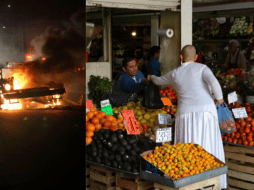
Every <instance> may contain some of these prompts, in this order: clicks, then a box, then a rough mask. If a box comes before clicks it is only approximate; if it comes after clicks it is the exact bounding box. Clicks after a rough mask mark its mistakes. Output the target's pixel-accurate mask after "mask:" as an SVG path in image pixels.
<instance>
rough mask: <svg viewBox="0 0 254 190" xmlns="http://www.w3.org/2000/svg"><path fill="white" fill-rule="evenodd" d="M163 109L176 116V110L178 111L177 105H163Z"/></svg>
mask: <svg viewBox="0 0 254 190" xmlns="http://www.w3.org/2000/svg"><path fill="white" fill-rule="evenodd" d="M162 109H163V110H165V111H166V112H167V114H171V115H173V116H175V114H176V111H177V106H176V105H172V106H163V107H162Z"/></svg>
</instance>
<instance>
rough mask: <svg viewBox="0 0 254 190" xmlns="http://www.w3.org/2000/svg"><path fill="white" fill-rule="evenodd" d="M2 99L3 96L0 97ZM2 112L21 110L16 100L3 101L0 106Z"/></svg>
mask: <svg viewBox="0 0 254 190" xmlns="http://www.w3.org/2000/svg"><path fill="white" fill-rule="evenodd" d="M1 96H2V98H3V99H4V97H3V95H1ZM1 108H2V109H3V110H19V109H21V108H22V105H21V103H20V102H19V100H18V99H12V100H6V99H4V104H2V105H1Z"/></svg>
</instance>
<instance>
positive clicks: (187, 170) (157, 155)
mask: <svg viewBox="0 0 254 190" xmlns="http://www.w3.org/2000/svg"><path fill="white" fill-rule="evenodd" d="M143 158H144V159H145V160H147V161H148V162H150V163H151V164H153V165H154V166H155V167H157V168H158V169H159V170H161V171H162V172H164V173H165V174H167V175H168V176H169V177H170V178H172V179H175V180H177V179H181V178H184V177H188V176H191V175H195V174H198V173H202V172H205V171H208V170H212V169H215V168H218V167H221V166H224V165H223V164H220V163H218V162H216V160H215V157H214V156H212V155H211V154H209V153H208V152H206V151H205V150H204V149H203V148H202V147H201V146H200V145H197V146H196V145H194V144H193V143H186V144H182V143H180V142H179V143H178V144H175V145H168V144H164V145H163V146H160V147H158V146H156V147H155V150H153V152H150V153H149V154H148V155H144V156H143Z"/></svg>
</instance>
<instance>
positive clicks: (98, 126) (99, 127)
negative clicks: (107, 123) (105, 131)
mask: <svg viewBox="0 0 254 190" xmlns="http://www.w3.org/2000/svg"><path fill="white" fill-rule="evenodd" d="M94 126H95V130H96V131H99V130H100V129H101V124H100V123H97V124H95V125H94Z"/></svg>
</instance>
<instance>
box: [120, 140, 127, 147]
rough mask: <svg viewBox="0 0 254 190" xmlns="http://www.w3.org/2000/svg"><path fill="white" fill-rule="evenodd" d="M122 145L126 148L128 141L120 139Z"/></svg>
mask: <svg viewBox="0 0 254 190" xmlns="http://www.w3.org/2000/svg"><path fill="white" fill-rule="evenodd" d="M120 143H121V145H122V146H126V145H127V144H128V143H127V141H126V140H124V139H120Z"/></svg>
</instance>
